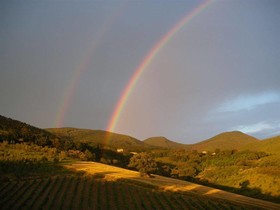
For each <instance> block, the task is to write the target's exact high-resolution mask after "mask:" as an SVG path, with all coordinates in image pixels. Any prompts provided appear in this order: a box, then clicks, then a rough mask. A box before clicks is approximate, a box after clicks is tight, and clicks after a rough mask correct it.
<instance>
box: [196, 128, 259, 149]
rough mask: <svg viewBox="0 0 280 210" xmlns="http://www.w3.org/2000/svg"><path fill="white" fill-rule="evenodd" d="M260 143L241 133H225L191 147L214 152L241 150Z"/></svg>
mask: <svg viewBox="0 0 280 210" xmlns="http://www.w3.org/2000/svg"><path fill="white" fill-rule="evenodd" d="M257 142H259V140H258V139H256V138H254V137H252V136H249V135H247V134H245V133H242V132H239V131H232V132H224V133H221V134H218V135H217V136H214V137H212V138H210V139H208V140H205V141H202V142H199V143H197V144H193V145H191V149H193V150H198V151H203V150H206V151H214V150H215V149H220V150H232V149H238V150H239V149H241V148H243V147H244V146H246V145H248V144H252V143H257Z"/></svg>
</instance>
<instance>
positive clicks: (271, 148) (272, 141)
mask: <svg viewBox="0 0 280 210" xmlns="http://www.w3.org/2000/svg"><path fill="white" fill-rule="evenodd" d="M242 149H244V150H245V149H247V150H253V151H263V152H266V153H271V154H277V153H278V154H279V151H280V136H275V137H272V138H268V139H264V140H261V141H258V142H254V143H251V144H248V145H245V146H244V147H243V148H242Z"/></svg>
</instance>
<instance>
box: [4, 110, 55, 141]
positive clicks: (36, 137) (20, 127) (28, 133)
mask: <svg viewBox="0 0 280 210" xmlns="http://www.w3.org/2000/svg"><path fill="white" fill-rule="evenodd" d="M57 139H58V137H57V136H55V135H54V134H52V133H50V132H48V131H46V130H44V129H40V128H37V127H34V126H31V125H28V124H26V123H23V122H20V121H18V120H14V119H11V118H7V117H4V116H1V115H0V142H3V141H9V142H11V143H13V142H14V143H16V142H33V143H35V144H38V145H41V146H47V145H50V144H51V141H54V140H57Z"/></svg>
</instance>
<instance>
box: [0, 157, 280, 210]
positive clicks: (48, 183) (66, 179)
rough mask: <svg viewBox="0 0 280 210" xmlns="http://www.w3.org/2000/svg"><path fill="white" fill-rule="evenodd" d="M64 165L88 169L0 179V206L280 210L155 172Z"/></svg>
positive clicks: (97, 164)
mask: <svg viewBox="0 0 280 210" xmlns="http://www.w3.org/2000/svg"><path fill="white" fill-rule="evenodd" d="M68 167H70V168H75V169H76V170H82V171H87V173H86V174H84V175H64V176H61V175H58V176H53V177H50V178H32V179H30V180H23V181H9V182H3V183H0V209H1V210H2V209H3V210H5V209H8V210H12V209H28V210H30V209H49V210H53V209H67V210H70V209H79V210H83V209H100V210H103V209H116V210H123V209H129V210H131V209H146V210H148V209H160V210H169V209H172V210H175V209H176V210H177V209H184V210H185V209H195V210H196V209H207V210H208V209H210V210H211V209H213V210H216V209H223V210H224V209H229V210H230V209H232V210H234V209H244V210H247V209H280V208H278V207H279V206H280V205H278V204H275V205H274V204H273V203H269V202H264V203H262V201H259V203H258V202H257V201H258V200H256V199H253V200H250V199H249V200H246V197H245V198H244V196H241V197H238V196H237V197H233V200H230V199H225V198H224V197H223V194H219V193H220V192H217V190H215V189H213V188H211V189H210V190H209V188H203V187H202V188H197V186H196V185H195V184H189V185H188V183H187V182H183V181H180V180H174V179H169V178H164V177H159V176H155V177H154V178H145V177H139V174H138V172H135V171H130V170H125V169H121V168H117V167H112V166H107V165H104V164H100V163H85V162H80V163H75V164H72V165H70V166H68ZM182 183H185V185H182ZM171 184H172V185H171ZM205 189H207V191H204V190H205ZM212 195H216V196H212ZM241 198H242V199H245V200H242V199H241ZM234 199H236V200H237V202H235V200H234ZM238 199H239V200H238ZM241 201H242V202H241ZM254 201H255V202H256V203H254V205H253V203H252V202H254ZM258 204H260V206H258Z"/></svg>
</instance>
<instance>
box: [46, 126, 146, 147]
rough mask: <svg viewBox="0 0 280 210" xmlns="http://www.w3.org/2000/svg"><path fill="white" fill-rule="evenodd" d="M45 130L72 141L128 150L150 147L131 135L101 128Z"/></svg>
mask: <svg viewBox="0 0 280 210" xmlns="http://www.w3.org/2000/svg"><path fill="white" fill-rule="evenodd" d="M46 130H47V131H49V132H51V133H54V134H55V135H58V136H61V137H68V138H69V137H70V138H71V139H73V140H74V141H80V142H85V143H89V144H93V145H97V144H102V145H106V146H109V147H112V148H123V149H126V150H128V151H133V150H136V151H139V150H143V149H149V148H151V147H150V146H148V145H146V144H144V143H143V142H142V141H140V140H137V139H135V138H133V137H130V136H127V135H121V134H116V133H110V132H106V131H102V130H89V129H78V128H49V129H46Z"/></svg>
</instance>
